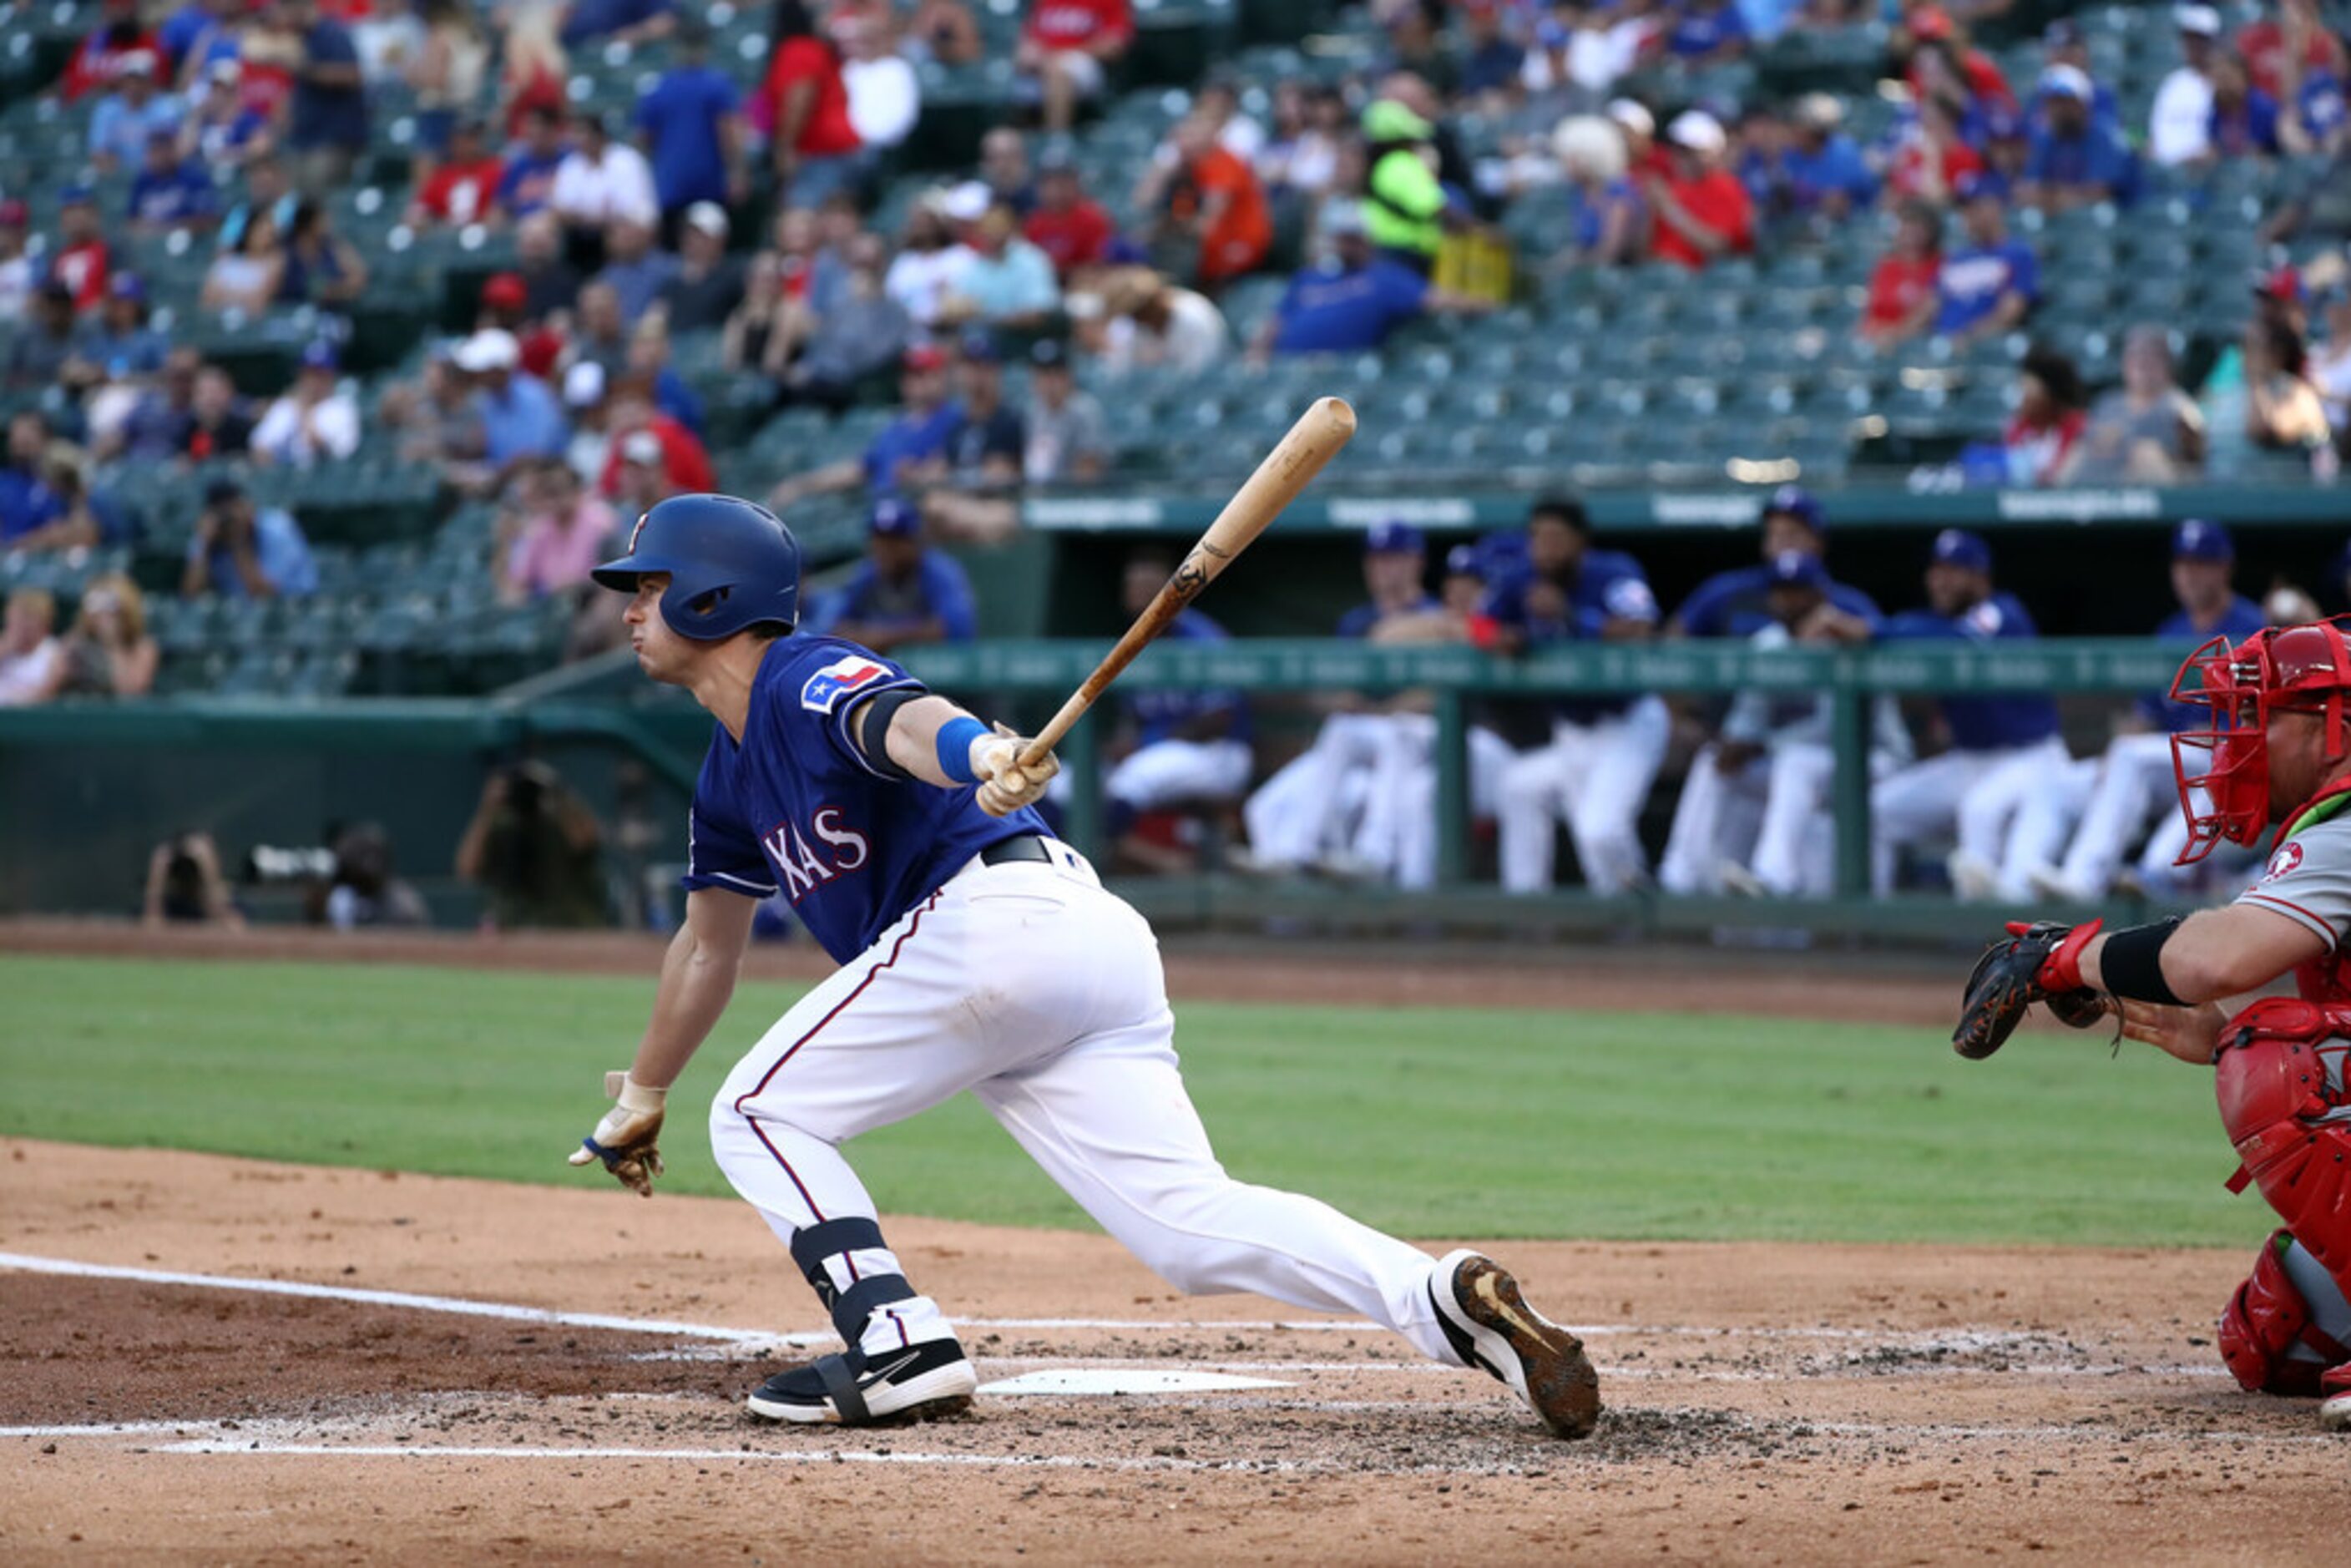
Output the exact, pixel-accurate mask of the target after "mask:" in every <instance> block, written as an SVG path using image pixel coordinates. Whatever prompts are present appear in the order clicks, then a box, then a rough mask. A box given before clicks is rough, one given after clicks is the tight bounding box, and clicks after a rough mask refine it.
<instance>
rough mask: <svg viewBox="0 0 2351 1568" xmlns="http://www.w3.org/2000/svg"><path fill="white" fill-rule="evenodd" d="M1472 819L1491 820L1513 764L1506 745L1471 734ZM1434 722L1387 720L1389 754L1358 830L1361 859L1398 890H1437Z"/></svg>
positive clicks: (1484, 733)
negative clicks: (1504, 776)
mask: <svg viewBox="0 0 2351 1568" xmlns="http://www.w3.org/2000/svg"><path fill="white" fill-rule="evenodd" d="M1468 753H1469V757H1468V763H1469V780H1468V782H1469V815H1470V817H1471V819H1472V820H1478V819H1482V818H1487V817H1491V816H1492V815H1494V813H1495V811H1496V810H1497V809H1498V808H1499V804H1500V801H1501V795H1502V774H1503V772H1504V771H1505V770H1506V769H1508V768H1509V767H1510V764H1511V763H1512V762H1513V761H1515V760H1516V759H1517V757H1518V754H1517V753H1516V752H1514V751H1512V750H1511V749H1510V742H1509V741H1506V740H1504V739H1503V738H1502V737H1500V736H1499V735H1496V734H1495V733H1494V732H1493V731H1492V730H1490V729H1486V728H1482V727H1479V726H1477V725H1472V726H1470V727H1469V734H1468ZM1441 828H1442V824H1440V823H1439V822H1438V821H1437V720H1436V718H1435V716H1432V715H1428V714H1417V713H1400V714H1395V715H1393V716H1391V720H1390V726H1389V729H1388V743H1387V747H1386V749H1385V750H1384V752H1383V753H1382V755H1381V757H1380V761H1379V765H1378V766H1377V767H1376V768H1374V770H1373V773H1372V779H1371V789H1370V792H1369V796H1368V798H1367V799H1366V800H1365V801H1364V821H1363V824H1362V826H1361V827H1360V828H1358V829H1357V830H1356V833H1355V844H1354V851H1355V854H1356V856H1357V858H1358V859H1360V860H1363V861H1364V862H1367V863H1369V864H1372V865H1376V866H1379V867H1381V868H1383V869H1384V870H1385V871H1386V872H1387V873H1388V874H1389V875H1390V876H1392V877H1394V878H1395V883H1396V885H1397V886H1399V887H1409V888H1426V887H1435V886H1436V885H1437V834H1438V832H1439V831H1441Z"/></svg>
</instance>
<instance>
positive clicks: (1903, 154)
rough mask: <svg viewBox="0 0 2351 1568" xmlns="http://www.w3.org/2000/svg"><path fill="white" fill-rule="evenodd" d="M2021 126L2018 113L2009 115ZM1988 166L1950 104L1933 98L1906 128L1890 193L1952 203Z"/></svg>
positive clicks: (1891, 172)
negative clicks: (2017, 116) (1971, 145)
mask: <svg viewBox="0 0 2351 1568" xmlns="http://www.w3.org/2000/svg"><path fill="white" fill-rule="evenodd" d="M2006 118H2007V119H2008V120H2010V121H2011V122H2013V123H2014V124H2016V125H2017V126H2019V127H2021V126H2022V123H2023V122H2022V120H2017V118H2016V117H2015V116H2014V115H2009V116H2007V117H2006ZM1983 170H1984V161H1983V158H1982V157H1981V155H1980V154H1979V153H1978V152H1976V150H1975V149H1974V148H1972V147H1970V146H1969V145H1968V143H1967V141H1966V139H1965V138H1964V137H1962V136H1961V135H1960V134H1959V121H1958V120H1955V119H1953V118H1952V115H1951V110H1950V106H1949V104H1946V103H1945V102H1943V100H1942V99H1935V98H1930V99H1926V100H1925V101H1924V102H1922V103H1921V104H1919V106H1918V119H1917V122H1916V123H1915V124H1913V125H1912V126H1911V127H1910V129H1909V130H1908V131H1906V132H1904V134H1903V137H1902V140H1901V141H1900V142H1899V143H1898V144H1897V145H1896V148H1895V150H1894V162H1893V165H1892V167H1890V168H1888V169H1887V170H1886V193H1887V194H1888V195H1890V196H1894V197H1896V198H1897V199H1900V200H1904V201H1921V202H1932V203H1934V204H1936V205H1938V206H1948V205H1949V204H1950V203H1951V200H1952V195H1953V193H1954V192H1956V191H1958V190H1959V188H1960V187H1961V186H1963V185H1965V184H1967V183H1969V182H1970V180H1971V179H1972V178H1973V177H1974V176H1976V175H1978V174H1980V173H1982V172H1983Z"/></svg>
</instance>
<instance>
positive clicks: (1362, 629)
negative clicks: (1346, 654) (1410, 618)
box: [1339, 594, 1445, 638]
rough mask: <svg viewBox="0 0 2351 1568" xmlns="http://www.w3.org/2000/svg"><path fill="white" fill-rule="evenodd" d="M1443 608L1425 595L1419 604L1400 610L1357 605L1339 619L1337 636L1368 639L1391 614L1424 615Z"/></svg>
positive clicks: (1369, 604)
mask: <svg viewBox="0 0 2351 1568" xmlns="http://www.w3.org/2000/svg"><path fill="white" fill-rule="evenodd" d="M1444 608H1445V607H1444V606H1443V605H1441V604H1439V603H1438V602H1437V601H1436V600H1434V599H1431V598H1429V597H1428V596H1427V595H1426V594H1423V595H1421V598H1420V602H1419V603H1417V604H1407V605H1405V607H1404V608H1403V609H1402V610H1395V611H1388V610H1383V609H1381V608H1380V607H1379V606H1378V605H1376V604H1372V603H1369V602H1366V603H1363V604H1358V605H1356V606H1355V607H1354V608H1353V610H1350V611H1348V612H1347V613H1345V614H1344V615H1342V616H1340V617H1339V635H1340V636H1342V637H1358V638H1361V637H1368V636H1370V635H1371V634H1372V628H1373V627H1374V626H1377V625H1378V624H1379V623H1380V622H1383V621H1384V620H1386V619H1387V618H1388V617H1389V616H1390V615H1392V614H1393V615H1426V614H1427V613H1428V612H1430V611H1432V610H1442V609H1444Z"/></svg>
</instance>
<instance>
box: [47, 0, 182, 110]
mask: <svg viewBox="0 0 2351 1568" xmlns="http://www.w3.org/2000/svg"><path fill="white" fill-rule="evenodd" d="M139 50H144V51H146V54H147V57H148V58H149V60H151V61H152V62H153V72H154V78H155V85H156V87H158V88H159V89H160V88H168V87H170V86H171V85H172V67H171V63H170V61H169V59H168V58H167V57H165V55H164V53H163V46H162V45H161V44H159V43H157V42H156V41H155V35H154V33H153V32H152V30H151V29H149V28H148V27H146V26H143V25H141V22H140V20H139V0H106V4H105V5H104V6H103V7H102V8H101V9H100V11H99V22H98V26H97V28H96V30H95V31H93V32H91V33H90V35H89V37H86V38H84V39H82V41H81V43H80V45H79V46H78V47H76V48H75V50H74V52H73V58H72V59H70V60H68V62H66V74H65V79H64V80H63V81H62V82H61V83H59V85H58V90H59V91H60V92H61V93H62V94H63V95H64V97H65V100H66V101H67V102H68V103H74V102H77V101H78V100H79V99H83V98H86V97H88V96H89V94H91V93H93V92H101V91H104V90H105V89H106V88H107V87H108V85H109V84H110V82H111V80H112V79H113V76H114V66H115V61H116V60H117V59H119V58H120V57H122V56H124V55H128V54H131V53H134V52H136V51H139Z"/></svg>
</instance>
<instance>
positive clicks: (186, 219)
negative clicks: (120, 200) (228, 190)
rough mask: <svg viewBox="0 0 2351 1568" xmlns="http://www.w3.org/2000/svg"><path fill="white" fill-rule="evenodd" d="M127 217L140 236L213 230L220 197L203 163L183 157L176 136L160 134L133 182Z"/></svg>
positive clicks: (151, 139)
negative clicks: (207, 228)
mask: <svg viewBox="0 0 2351 1568" xmlns="http://www.w3.org/2000/svg"><path fill="white" fill-rule="evenodd" d="M126 215H127V216H128V217H129V218H130V220H131V229H132V231H133V232H135V233H140V234H155V233H161V232H165V231H169V230H172V229H193V228H204V227H209V226H210V225H212V224H214V222H216V221H217V220H218V219H219V217H220V193H219V192H218V191H215V190H214V188H213V181H212V176H211V175H210V174H207V173H206V172H204V165H203V164H202V163H199V162H196V161H195V160H194V159H193V158H186V159H183V158H182V157H181V156H180V143H179V139H178V137H177V136H176V135H175V134H174V133H173V132H172V131H168V130H162V131H154V132H152V133H151V134H150V135H149V136H148V138H147V157H146V161H145V162H143V163H142V164H141V167H140V170H139V177H138V178H137V179H135V180H133V181H131V200H130V204H129V211H128V213H127V214H126Z"/></svg>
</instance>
